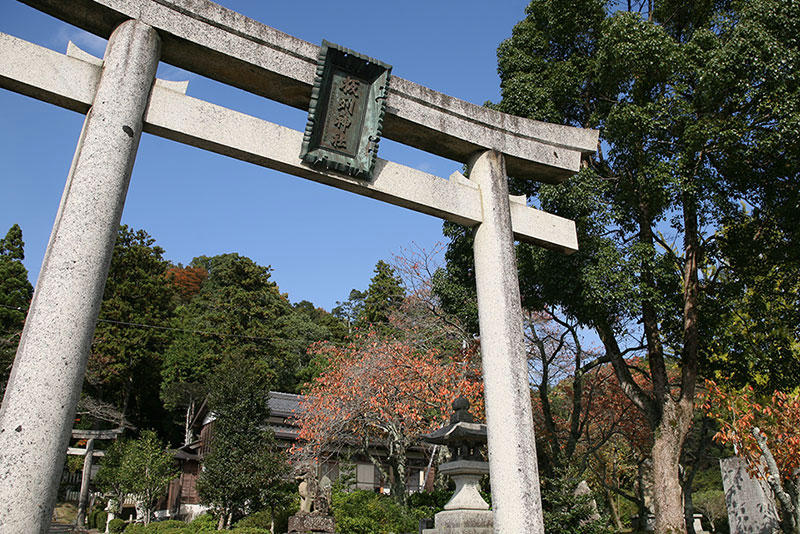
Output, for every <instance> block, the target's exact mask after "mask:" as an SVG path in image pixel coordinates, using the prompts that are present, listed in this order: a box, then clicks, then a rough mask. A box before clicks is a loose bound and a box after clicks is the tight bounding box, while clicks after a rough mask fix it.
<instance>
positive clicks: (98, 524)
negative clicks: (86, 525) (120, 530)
mask: <svg viewBox="0 0 800 534" xmlns="http://www.w3.org/2000/svg"><path fill="white" fill-rule="evenodd" d="M107 520H108V512H106V511H105V510H97V513H95V514H94V528H96V529H99V530H102V531H104V532H105V530H106V521H107Z"/></svg>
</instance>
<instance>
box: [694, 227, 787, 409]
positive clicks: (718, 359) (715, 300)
mask: <svg viewBox="0 0 800 534" xmlns="http://www.w3.org/2000/svg"><path fill="white" fill-rule="evenodd" d="M780 226H781V225H779V224H775V221H773V222H772V223H770V222H769V221H764V220H763V216H760V215H758V214H747V213H743V214H741V215H740V216H739V217H737V218H736V219H733V218H732V219H731V220H729V221H728V222H727V226H726V227H725V228H724V229H723V231H722V232H720V233H719V235H718V239H717V241H716V245H717V253H718V255H719V256H720V257H721V258H722V262H723V264H722V267H720V269H719V272H718V273H717V280H718V284H717V290H716V292H715V294H713V295H710V296H709V299H708V300H709V301H708V304H707V306H708V307H709V308H712V309H714V310H715V313H714V314H713V316H712V319H711V320H709V321H708V323H707V330H708V331H709V333H710V337H711V339H712V342H711V343H710V345H709V347H708V349H707V350H706V351H704V352H703V354H702V356H703V359H702V360H701V364H702V366H703V369H704V371H705V372H706V376H714V378H715V379H716V380H720V381H722V380H724V381H725V382H726V383H728V384H729V385H731V386H733V387H742V386H744V385H751V386H753V387H754V388H755V389H756V390H757V391H758V392H759V393H764V394H769V393H772V392H773V391H776V390H781V391H791V390H793V389H794V388H796V387H798V386H800V340H799V339H798V331H797V325H798V324H800V271H798V269H797V267H796V266H797V265H798V263H800V251H799V250H798V247H797V245H796V244H794V243H793V242H792V238H793V236H792V234H791V233H789V232H786V231H784V230H783V229H782V228H781V227H780ZM753 257H756V258H757V259H758V261H752V260H753Z"/></svg>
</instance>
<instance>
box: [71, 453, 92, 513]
mask: <svg viewBox="0 0 800 534" xmlns="http://www.w3.org/2000/svg"><path fill="white" fill-rule="evenodd" d="M93 460H94V438H89V440H88V441H87V442H86V454H85V455H84V457H83V472H82V474H81V495H80V498H79V500H78V517H77V519H76V520H75V524H76V526H79V527H82V526H84V525H85V524H86V506H87V505H88V503H89V485H90V484H91V482H92V463H93Z"/></svg>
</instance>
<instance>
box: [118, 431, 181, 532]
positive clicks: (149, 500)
mask: <svg viewBox="0 0 800 534" xmlns="http://www.w3.org/2000/svg"><path fill="white" fill-rule="evenodd" d="M125 452H126V454H125V456H123V458H122V465H121V470H122V473H123V478H124V479H125V480H126V481H127V484H126V485H127V489H128V491H130V492H131V493H133V494H135V495H136V500H137V503H138V504H139V506H140V507H141V510H142V512H143V514H144V524H145V525H147V524H149V523H150V518H151V516H152V515H153V512H154V511H155V507H156V505H157V504H158V499H160V498H161V497H163V496H164V495H166V493H167V488H168V486H169V483H170V481H171V480H172V479H173V478H175V476H176V475H177V474H178V470H177V466H176V465H175V460H174V459H173V457H172V454H171V453H170V452H169V451H168V450H166V449H165V448H164V443H163V442H162V441H161V440H159V439H158V437H157V436H156V433H155V432H153V431H152V430H145V431H144V432H142V435H141V437H140V438H139V439H137V440H135V441H132V442H130V443H129V444H128V447H127V448H126V451H125Z"/></svg>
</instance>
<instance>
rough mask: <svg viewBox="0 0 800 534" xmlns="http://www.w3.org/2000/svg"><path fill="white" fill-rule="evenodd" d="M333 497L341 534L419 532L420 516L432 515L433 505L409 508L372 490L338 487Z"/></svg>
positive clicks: (337, 526)
mask: <svg viewBox="0 0 800 534" xmlns="http://www.w3.org/2000/svg"><path fill="white" fill-rule="evenodd" d="M332 500H333V503H332V507H331V508H332V509H333V515H334V517H335V518H336V532H338V533H340V534H383V533H385V532H417V530H418V529H419V520H420V519H421V518H423V517H430V516H431V514H430V512H431V509H430V508H427V507H423V508H417V509H413V508H407V507H405V506H401V505H399V504H397V503H395V502H394V501H393V500H392V499H391V498H389V497H387V496H385V495H378V494H377V493H373V492H371V491H364V490H359V491H354V492H351V493H345V492H341V491H334V492H333V499H332Z"/></svg>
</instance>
